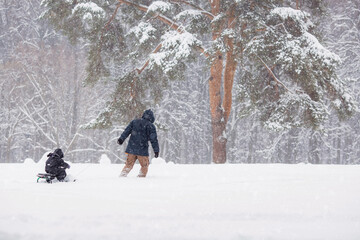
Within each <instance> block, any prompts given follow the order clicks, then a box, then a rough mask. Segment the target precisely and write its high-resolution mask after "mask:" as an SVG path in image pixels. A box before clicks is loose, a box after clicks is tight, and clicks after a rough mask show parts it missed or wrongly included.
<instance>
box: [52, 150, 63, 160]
mask: <svg viewBox="0 0 360 240" xmlns="http://www.w3.org/2000/svg"><path fill="white" fill-rule="evenodd" d="M54 154H56V155H58V156H59V157H60V158H63V157H64V153H63V152H62V150H61V149H60V148H58V149H56V150H55V151H54Z"/></svg>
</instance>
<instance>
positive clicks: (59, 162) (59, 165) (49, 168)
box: [45, 148, 70, 182]
mask: <svg viewBox="0 0 360 240" xmlns="http://www.w3.org/2000/svg"><path fill="white" fill-rule="evenodd" d="M47 156H48V157H49V158H48V159H47V160H46V165H45V171H46V173H50V174H53V175H55V177H56V179H57V180H58V181H59V182H63V181H64V180H65V177H66V171H65V169H67V168H70V165H69V164H68V163H66V162H65V161H64V160H63V159H62V158H63V157H64V154H63V152H62V150H61V149H60V148H58V149H56V150H55V151H54V152H53V153H49V154H48V155H47Z"/></svg>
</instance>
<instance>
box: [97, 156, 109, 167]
mask: <svg viewBox="0 0 360 240" xmlns="http://www.w3.org/2000/svg"><path fill="white" fill-rule="evenodd" d="M99 163H100V164H103V165H109V164H111V160H110V158H109V157H108V156H107V155H106V154H102V155H101V157H100V161H99Z"/></svg>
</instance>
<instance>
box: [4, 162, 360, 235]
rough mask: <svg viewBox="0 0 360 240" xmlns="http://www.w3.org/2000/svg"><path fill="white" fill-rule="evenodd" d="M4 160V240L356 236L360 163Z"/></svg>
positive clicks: (359, 227) (359, 221) (359, 212)
mask: <svg viewBox="0 0 360 240" xmlns="http://www.w3.org/2000/svg"><path fill="white" fill-rule="evenodd" d="M122 167H123V164H107V163H106V162H105V163H104V162H103V163H101V164H71V169H69V170H68V174H71V175H73V176H75V177H76V178H77V179H78V180H77V181H76V182H69V183H59V182H58V183H53V184H47V183H36V179H37V178H36V174H37V173H38V172H44V171H43V169H44V163H42V162H40V163H38V164H35V163H34V162H33V161H32V162H31V161H30V162H29V161H27V162H25V163H24V164H0V240H35V239H36V240H45V239H46V240H112V239H113V240H127V239H154V240H155V239H156V240H157V239H161V240H171V239H178V240H187V239H189V240H190V239H202V240H210V239H219V240H220V239H221V240H258V239H262V240H263V239H264V240H265V239H266V240H291V239H298V240H310V239H311V240H315V239H319V240H333V239H338V240H359V239H360V166H337V165H310V164H298V165H282V164H278V165H277V164H270V165H265V164H258V165H247V164H237V165H235V164H224V165H214V164H212V165H177V164H172V163H167V164H166V163H165V162H164V161H163V160H161V159H156V160H155V159H153V163H152V164H151V165H150V168H149V173H148V177H147V178H145V179H143V178H137V177H136V175H137V173H138V171H139V169H140V166H139V165H138V164H136V165H135V167H134V169H133V170H132V172H131V173H130V174H129V176H128V177H127V178H119V177H118V176H119V174H120V171H121V169H122Z"/></svg>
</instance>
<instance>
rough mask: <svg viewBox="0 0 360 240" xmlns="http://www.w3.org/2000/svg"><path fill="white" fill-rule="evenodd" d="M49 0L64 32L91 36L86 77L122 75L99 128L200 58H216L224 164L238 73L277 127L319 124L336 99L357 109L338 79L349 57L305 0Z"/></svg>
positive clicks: (243, 94) (215, 124)
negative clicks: (330, 41)
mask: <svg viewBox="0 0 360 240" xmlns="http://www.w3.org/2000/svg"><path fill="white" fill-rule="evenodd" d="M320 2H321V1H313V3H314V4H318V3H320ZM43 3H44V6H46V8H47V11H46V12H45V13H44V15H43V16H44V17H45V18H47V19H48V20H50V21H51V22H52V23H53V24H54V26H56V28H57V29H59V30H61V31H62V32H63V33H64V34H66V35H67V36H69V38H70V39H71V40H72V41H76V40H77V39H79V38H83V39H86V40H87V41H88V43H89V44H88V46H89V56H88V77H87V79H86V82H87V83H88V84H95V83H96V82H98V81H99V80H106V79H111V80H112V81H113V82H114V85H115V87H114V88H115V90H114V92H113V93H112V99H111V101H109V103H108V107H107V108H106V109H105V111H104V112H103V113H102V114H100V117H99V119H98V120H99V121H97V123H96V124H95V125H96V126H100V127H108V126H111V124H112V121H113V120H114V119H120V120H122V121H128V120H130V119H131V118H133V117H134V116H136V115H139V113H140V112H142V111H143V110H144V108H146V107H147V106H149V105H151V104H153V101H154V100H155V101H158V100H160V99H161V90H162V89H164V88H166V86H167V85H168V80H170V79H181V78H184V72H185V70H186V69H187V66H188V65H189V63H190V62H191V61H193V60H194V59H196V58H197V57H203V58H205V59H207V61H208V65H207V66H204V67H205V68H206V69H207V71H208V74H209V80H208V84H209V96H210V98H209V105H210V112H211V125H212V137H213V162H214V163H224V162H226V143H227V137H226V125H227V123H228V120H229V116H230V112H231V109H232V99H233V96H232V94H233V87H234V81H235V80H236V85H237V87H236V88H237V90H238V91H237V92H236V94H237V95H238V96H239V98H238V99H239V100H240V101H244V102H245V101H247V100H249V102H250V103H251V107H250V108H248V109H249V110H252V111H253V110H257V111H258V112H260V113H261V116H260V118H261V120H262V122H263V123H264V125H265V126H266V127H268V128H270V129H274V130H282V129H289V128H291V127H294V126H309V127H313V128H319V127H321V123H322V122H323V121H324V120H325V119H326V117H327V115H328V107H329V105H330V104H331V106H332V107H334V108H335V109H336V110H337V112H338V114H339V116H340V118H345V117H347V116H349V115H351V113H352V112H353V111H354V110H355V106H354V103H353V101H352V99H351V97H350V94H349V93H348V92H347V90H346V89H345V88H344V83H343V81H341V80H339V79H338V78H337V77H336V73H335V68H336V66H337V65H338V63H339V62H340V59H339V57H338V56H337V55H335V54H334V53H332V52H330V51H328V50H327V49H326V48H324V47H323V46H322V45H321V44H320V43H319V41H318V39H317V38H316V34H315V25H314V24H313V23H312V22H311V21H310V15H309V14H307V13H305V12H304V11H300V10H297V9H295V8H300V7H301V6H300V2H299V1H296V6H293V8H291V7H289V6H291V4H289V3H287V1H281V0H261V1H260V0H251V1H241V0H211V1H208V2H204V1H197V0H194V1H186V0H169V1H148V0H143V1H141V0H136V1H135V0H134V1H132V0H118V1H115V0H114V1H102V0H96V1H95V0H93V1H75V0H74V1H71V0H67V1H56V0H44V1H43ZM109 3H110V4H109Z"/></svg>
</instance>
